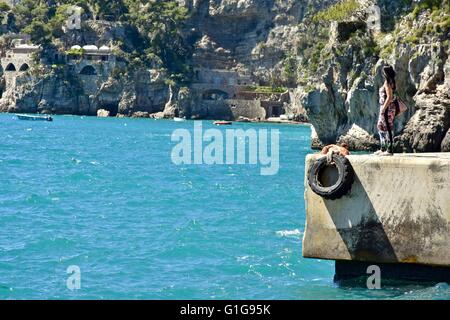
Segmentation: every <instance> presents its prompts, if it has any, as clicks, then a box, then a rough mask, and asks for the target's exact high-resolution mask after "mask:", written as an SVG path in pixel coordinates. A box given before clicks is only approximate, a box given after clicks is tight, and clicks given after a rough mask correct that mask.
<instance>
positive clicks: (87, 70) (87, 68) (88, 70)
mask: <svg viewBox="0 0 450 320" xmlns="http://www.w3.org/2000/svg"><path fill="white" fill-rule="evenodd" d="M80 74H83V75H86V76H95V75H96V74H97V71H95V68H94V67H93V66H85V67H84V68H83V69H81V71H80Z"/></svg>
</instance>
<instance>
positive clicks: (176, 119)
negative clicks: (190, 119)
mask: <svg viewBox="0 0 450 320" xmlns="http://www.w3.org/2000/svg"><path fill="white" fill-rule="evenodd" d="M173 121H175V122H184V121H186V118H179V117H174V118H173Z"/></svg>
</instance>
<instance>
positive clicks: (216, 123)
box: [214, 120, 233, 126]
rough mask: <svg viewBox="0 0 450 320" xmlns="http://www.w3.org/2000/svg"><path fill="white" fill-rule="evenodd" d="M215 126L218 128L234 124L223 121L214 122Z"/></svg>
mask: <svg viewBox="0 0 450 320" xmlns="http://www.w3.org/2000/svg"><path fill="white" fill-rule="evenodd" d="M214 124H215V125H216V126H229V125H232V124H233V122H231V121H223V120H221V121H214Z"/></svg>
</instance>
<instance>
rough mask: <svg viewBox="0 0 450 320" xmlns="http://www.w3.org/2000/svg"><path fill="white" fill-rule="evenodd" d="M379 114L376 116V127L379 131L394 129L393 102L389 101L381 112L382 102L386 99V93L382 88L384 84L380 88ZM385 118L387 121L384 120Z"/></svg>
mask: <svg viewBox="0 0 450 320" xmlns="http://www.w3.org/2000/svg"><path fill="white" fill-rule="evenodd" d="M379 94H380V101H379V102H380V116H379V117H378V123H377V128H378V130H379V131H382V132H387V131H393V130H394V120H395V108H396V107H395V103H394V102H391V104H390V105H389V106H388V107H387V114H386V112H385V113H384V114H383V112H382V110H383V106H384V102H385V101H386V99H387V93H386V90H385V89H384V86H383V87H381V88H380V92H379ZM386 118H387V119H386ZM386 120H387V121H386Z"/></svg>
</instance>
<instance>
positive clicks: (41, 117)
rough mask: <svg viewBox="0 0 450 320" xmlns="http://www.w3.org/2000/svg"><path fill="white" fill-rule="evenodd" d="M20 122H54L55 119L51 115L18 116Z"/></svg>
mask: <svg viewBox="0 0 450 320" xmlns="http://www.w3.org/2000/svg"><path fill="white" fill-rule="evenodd" d="M16 117H17V119H19V120H31V121H53V118H52V117H51V116H49V115H29V114H16Z"/></svg>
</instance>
